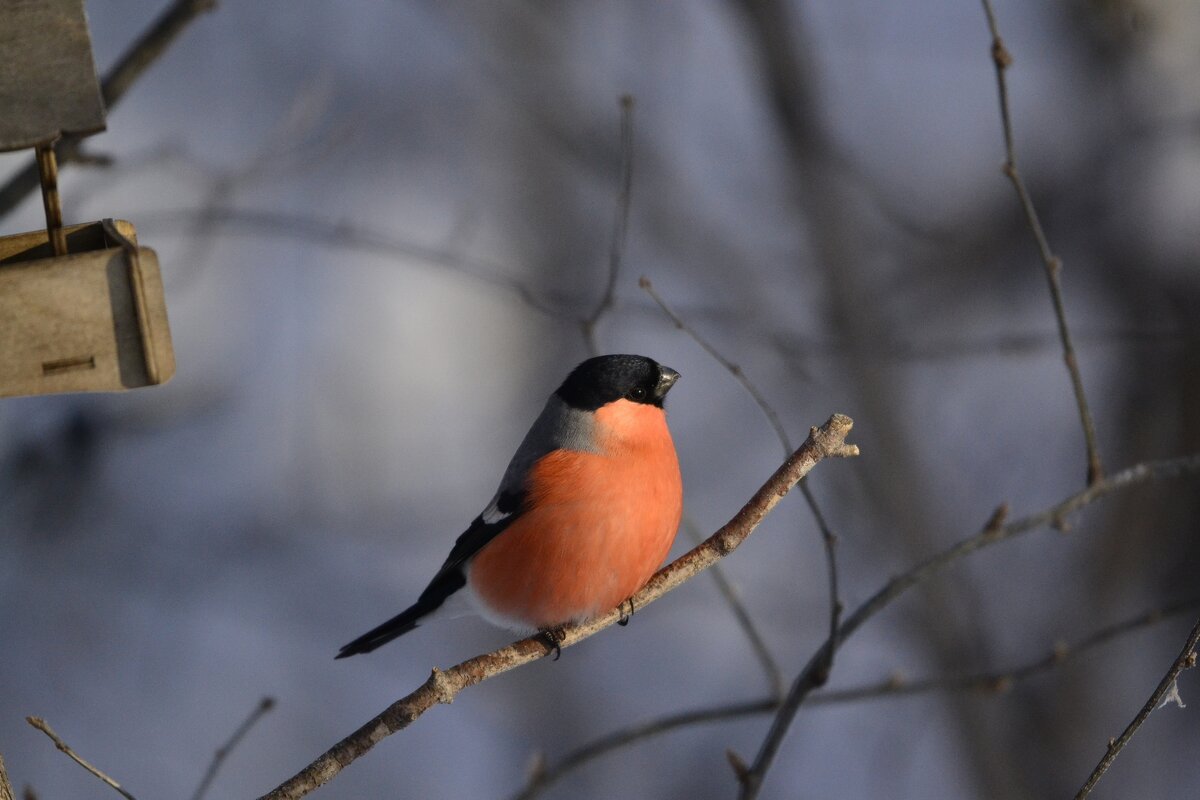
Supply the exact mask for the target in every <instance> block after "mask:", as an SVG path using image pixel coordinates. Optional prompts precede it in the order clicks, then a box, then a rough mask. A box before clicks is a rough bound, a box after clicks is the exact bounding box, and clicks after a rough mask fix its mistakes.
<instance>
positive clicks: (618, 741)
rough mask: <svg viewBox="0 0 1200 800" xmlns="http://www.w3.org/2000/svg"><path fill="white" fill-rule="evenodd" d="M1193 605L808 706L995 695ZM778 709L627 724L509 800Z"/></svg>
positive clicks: (687, 714) (722, 708) (749, 704)
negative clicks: (1034, 656)
mask: <svg viewBox="0 0 1200 800" xmlns="http://www.w3.org/2000/svg"><path fill="white" fill-rule="evenodd" d="M1197 606H1200V597H1196V598H1192V599H1191V600H1186V601H1183V602H1181V603H1175V604H1173V605H1171V606H1168V607H1166V608H1162V609H1156V610H1154V611H1149V612H1146V613H1143V614H1139V615H1138V616H1136V617H1132V618H1130V619H1126V620H1123V621H1121V622H1118V623H1116V624H1113V625H1109V626H1106V627H1104V628H1101V629H1099V630H1097V631H1094V632H1093V633H1091V634H1089V635H1088V636H1086V637H1084V638H1082V639H1079V640H1078V641H1075V642H1072V643H1070V644H1064V643H1058V644H1055V645H1054V646H1053V647H1052V648H1050V649H1049V652H1048V653H1047V654H1046V655H1045V656H1044V657H1042V658H1040V659H1038V660H1036V661H1032V662H1029V663H1026V664H1022V665H1020V666H1017V667H1010V668H1008V669H1005V670H996V671H993V672H985V673H972V674H966V675H950V676H943V677H940V678H927V679H924V680H918V681H905V680H903V679H901V678H898V677H892V678H889V679H888V680H886V681H881V682H879V683H873V684H865V685H862V686H856V687H850V688H847V689H835V690H831V691H821V692H818V693H815V694H813V696H812V698H811V699H810V700H809V701H808V702H809V705H812V706H823V705H840V704H843V703H854V702H861V701H863V700H871V699H882V698H888V697H901V696H909V695H916V694H928V693H931V692H938V691H973V692H980V693H989V694H997V693H1000V692H1004V691H1006V690H1008V689H1009V688H1011V687H1012V686H1013V685H1014V684H1016V683H1019V682H1021V681H1025V680H1028V679H1029V678H1032V677H1034V676H1036V675H1040V674H1042V673H1044V672H1049V671H1051V670H1053V669H1056V668H1058V667H1060V666H1062V665H1063V664H1066V663H1068V662H1069V661H1072V660H1074V659H1076V658H1078V657H1080V656H1082V655H1083V654H1085V653H1086V652H1088V651H1090V650H1094V649H1096V648H1099V647H1101V646H1102V645H1105V644H1108V643H1110V642H1112V641H1114V640H1116V639H1119V638H1121V637H1122V636H1126V635H1129V634H1131V633H1136V632H1137V631H1140V630H1143V629H1145V628H1149V627H1151V626H1153V625H1157V624H1159V623H1161V622H1164V621H1166V620H1168V619H1171V618H1173V617H1176V616H1179V615H1180V614H1182V613H1183V612H1185V611H1191V610H1193V609H1194V608H1196V607H1197ZM779 705H780V703H779V701H778V700H776V699H774V698H772V697H764V698H761V699H759V700H750V701H746V702H741V703H730V704H728V705H719V706H712V707H709V708H698V709H693V710H691V711H682V712H679V713H675V714H669V715H667V716H664V717H659V718H658V719H653V720H649V721H646V722H640V723H636V724H634V725H630V726H629V727H627V728H622V729H621V730H618V731H614V732H612V733H610V734H607V735H605V736H601V737H599V738H597V739H595V740H593V741H591V742H588V743H587V744H584V745H583V746H581V747H578V748H576V749H575V750H572V751H571V752H569V753H567V754H566V755H565V756H563V757H562V758H561V759H560V760H559V761H558V763H556V764H554V765H552V766H546V765H545V764H542V765H541V766H540V767H539V768H538V769H537V770H536V771H535V772H534V773H533V774H532V775H530V777H529V782H528V783H527V784H526V786H525V788H524V789H522V790H521V791H520V792H518V793H517V794H516V795H514V796H513V798H512V800H531V798H533V797H536V796H537V795H539V794H541V792H542V790H543V789H547V788H549V787H550V786H551V785H553V784H555V783H557V782H558V781H559V780H561V779H562V778H564V777H565V776H566V775H567V774H569V773H570V772H573V771H574V770H576V769H578V768H579V767H582V766H583V765H584V764H587V763H589V762H591V761H594V760H595V759H597V758H600V757H601V756H604V755H607V754H608V753H611V752H613V751H614V750H619V749H621V748H623V747H627V746H629V745H631V744H635V743H636V742H639V741H642V740H643V739H650V738H653V737H655V736H659V735H661V734H664V733H669V732H671V731H673V730H677V729H679V728H687V727H691V726H694V725H702V724H705V723H709V722H724V721H727V720H734V719H742V718H744V717H749V716H757V715H759V714H766V713H769V712H772V711H776V710H777V709H778V708H779Z"/></svg>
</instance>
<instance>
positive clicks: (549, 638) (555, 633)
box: [538, 625, 567, 661]
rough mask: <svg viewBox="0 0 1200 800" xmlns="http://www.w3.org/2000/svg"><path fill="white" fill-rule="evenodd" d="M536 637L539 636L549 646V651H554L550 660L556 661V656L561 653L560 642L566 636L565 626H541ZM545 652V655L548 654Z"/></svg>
mask: <svg viewBox="0 0 1200 800" xmlns="http://www.w3.org/2000/svg"><path fill="white" fill-rule="evenodd" d="M538 637H539V638H541V639H542V640H543V641H544V642H545V643H546V644H547V645H549V647H550V653H554V658H553V659H551V660H552V661H558V657H559V656H561V655H562V643H563V641H564V640H565V639H566V638H567V631H566V626H564V625H559V626H558V627H555V628H542V629H541V630H540V631H538ZM550 653H547V654H546V655H550Z"/></svg>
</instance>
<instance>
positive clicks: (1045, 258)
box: [982, 0, 1104, 484]
mask: <svg viewBox="0 0 1200 800" xmlns="http://www.w3.org/2000/svg"><path fill="white" fill-rule="evenodd" d="M982 2H983V12H984V14H985V15H986V17H987V25H988V31H989V32H990V33H991V36H992V48H991V53H992V64H993V66H994V67H995V68H996V86H997V93H998V95H999V98H1000V124H1001V127H1002V128H1003V130H1004V157H1005V161H1004V167H1003V171H1004V174H1005V175H1007V176H1008V179H1009V180H1010V181H1012V184H1013V188H1014V189H1016V191H1017V197H1018V198H1019V200H1020V202H1021V210H1022V211H1023V212H1024V214H1025V221H1026V222H1027V223H1028V224H1029V230H1030V231H1032V232H1033V238H1034V239H1035V241H1036V242H1037V248H1038V252H1039V253H1040V254H1041V257H1042V265H1043V266H1044V267H1045V270H1046V282H1047V284H1048V286H1049V288H1050V300H1051V302H1052V303H1053V305H1054V317H1055V320H1056V321H1057V323H1058V336H1059V338H1060V339H1061V340H1062V349H1063V360H1064V361H1065V362H1066V365H1067V372H1068V373H1069V374H1070V376H1071V387H1072V389H1073V390H1074V392H1075V403H1076V405H1077V406H1078V407H1079V420H1080V423H1081V424H1082V425H1083V438H1084V442H1085V444H1086V446H1087V481H1088V483H1089V484H1091V483H1095V482H1096V481H1098V480H1100V478H1102V477H1103V476H1104V468H1103V466H1102V465H1101V463H1100V449H1099V447H1098V446H1097V444H1096V425H1095V423H1094V422H1093V421H1092V413H1091V411H1090V410H1089V409H1088V402H1087V396H1086V394H1084V390H1083V378H1082V376H1081V375H1080V374H1079V362H1078V360H1077V359H1076V358H1075V347H1074V346H1073V345H1072V344H1071V331H1070V329H1069V328H1068V327H1067V313H1066V310H1065V308H1064V307H1063V298H1062V280H1061V276H1060V273H1061V272H1062V259H1060V258H1059V257H1058V256H1056V255H1055V254H1054V252H1053V251H1052V250H1051V249H1050V242H1049V241H1048V240H1047V239H1046V233H1045V231H1044V230H1043V229H1042V223H1041V221H1040V220H1039V219H1038V215H1037V210H1036V209H1035V208H1034V207H1033V200H1032V199H1031V198H1030V196H1029V190H1028V189H1027V188H1026V186H1025V180H1024V179H1023V178H1022V177H1021V172H1020V170H1019V169H1017V154H1016V147H1015V145H1014V144H1013V130H1012V113H1011V111H1010V109H1009V104H1008V81H1007V80H1006V78H1005V74H1006V72H1007V70H1008V68H1009V67H1011V66H1012V63H1013V57H1012V54H1011V53H1010V52H1009V51H1008V48H1006V47H1005V46H1004V40H1003V39H1002V38H1000V27H999V25H998V24H997V22H996V12H995V11H994V10H993V8H992V3H991V0H982Z"/></svg>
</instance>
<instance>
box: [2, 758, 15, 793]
mask: <svg viewBox="0 0 1200 800" xmlns="http://www.w3.org/2000/svg"><path fill="white" fill-rule="evenodd" d="M0 800H14V798H13V790H12V784H11V783H9V782H8V770H6V769H5V768H4V756H0Z"/></svg>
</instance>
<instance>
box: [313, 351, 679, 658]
mask: <svg viewBox="0 0 1200 800" xmlns="http://www.w3.org/2000/svg"><path fill="white" fill-rule="evenodd" d="M678 379H679V373H678V372H676V371H675V370H673V369H671V368H670V367H665V366H663V365H661V364H659V363H658V362H656V361H654V360H652V359H649V358H646V357H644V356H633V355H607V356H597V357H595V358H589V359H588V360H587V361H584V362H583V363H582V364H580V365H579V366H578V367H576V368H575V369H574V370H573V371H572V372H571V374H570V375H568V376H567V379H566V380H565V381H563V383H562V385H561V386H559V387H558V389H557V390H556V391H555V392H554V393H553V394H552V395H550V399H549V400H548V401H547V402H546V407H545V408H543V409H542V413H541V414H540V415H539V416H538V418H537V419H536V420H535V421H534V423H533V427H531V428H530V429H529V433H527V434H526V435H525V439H524V440H523V441H522V442H521V445H520V447H518V448H517V452H516V455H514V456H513V458H512V461H510V462H509V464H508V469H506V470H505V472H504V477H503V479H502V480H501V481H500V488H499V489H498V490H497V491H496V495H495V496H494V497H493V498H492V501H491V502H490V503H488V505H487V508H485V509H484V510H483V513H482V514H480V515H479V516H478V517H476V518H475V521H474V522H472V523H471V526H470V527H469V528H467V530H466V532H465V533H463V534H462V535H461V536H459V537H458V540H457V541H456V542H455V543H454V547H453V548H452V549H451V550H450V555H449V557H448V558H447V559H446V561H445V563H444V564H442V568H441V569H439V570H438V572H437V574H436V575H434V576H433V580H432V581H430V582H429V585H428V586H427V587H425V591H423V592H421V595H420V597H418V598H417V602H416V603H414V604H413V605H412V606H410V607H409V608H407V609H405V610H404V611H402V612H401V613H399V614H397V615H396V616H395V617H392V618H391V619H389V620H388V621H387V622H385V623H383V624H382V625H380V626H379V627H377V628H374V629H372V630H370V631H367V632H366V633H364V634H363V635H362V636H360V637H358V638H357V639H355V640H354V641H352V642H350V643H349V644H347V645H346V646H345V647H343V648H342V649H341V650H340V651H339V652H338V655H337V658H345V657H346V656H352V655H356V654H358V653H369V652H371V651H372V650H374V649H375V648H377V647H379V646H381V645H383V644H386V643H387V642H390V641H391V640H392V639H395V638H396V637H397V636H401V635H403V634H405V633H408V632H409V631H411V630H412V629H413V628H415V627H417V626H418V625H419V624H421V622H422V621H424V620H425V619H426V618H427V617H429V616H430V615H431V614H434V612H437V611H439V610H440V609H443V605H444V604H446V602H447V600H449V599H450V598H451V597H452V596H462V595H465V596H466V597H467V598H468V599H469V600H471V601H473V603H472V605H473V606H474V608H475V610H477V611H478V612H479V613H481V614H482V615H483V616H484V618H486V619H488V620H489V621H491V622H494V623H496V624H498V625H502V626H504V627H508V628H512V629H515V630H519V631H523V632H532V631H534V630H541V631H552V630H553V629H555V628H557V627H558V626H561V625H564V624H566V623H569V622H580V621H583V620H586V619H589V618H591V617H594V616H595V615H597V614H599V613H601V612H604V611H607V610H609V609H611V608H615V607H616V606H617V605H618V604H620V603H623V602H624V601H625V600H626V599H627V598H629V597H630V596H631V595H633V593H634V592H636V591H637V590H638V589H640V588H641V587H642V586H643V585H645V583H646V581H648V580H649V579H650V576H651V575H653V574H654V571H655V570H656V569H658V567H659V566H660V565H661V564H662V563H663V560H664V559H665V558H666V556H667V552H668V551H669V550H670V549H671V544H672V542H674V540H675V534H676V532H677V531H678V529H679V518H680V514H681V513H682V510H683V483H682V480H681V478H680V475H679V460H678V459H677V457H676V455H675V444H674V443H673V442H672V441H671V433H670V431H669V430H667V418H666V413H665V412H664V411H663V400H664V399H665V398H666V396H667V392H669V391H670V390H671V387H672V386H674V385H675V381H677V380H678Z"/></svg>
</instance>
